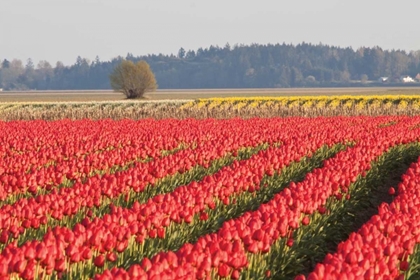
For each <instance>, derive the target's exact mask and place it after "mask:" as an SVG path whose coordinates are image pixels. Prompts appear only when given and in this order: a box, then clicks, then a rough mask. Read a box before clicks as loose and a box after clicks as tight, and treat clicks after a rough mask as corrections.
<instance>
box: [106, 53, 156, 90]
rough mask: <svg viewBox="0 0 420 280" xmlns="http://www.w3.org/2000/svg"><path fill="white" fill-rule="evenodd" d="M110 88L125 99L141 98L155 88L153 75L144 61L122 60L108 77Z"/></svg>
mask: <svg viewBox="0 0 420 280" xmlns="http://www.w3.org/2000/svg"><path fill="white" fill-rule="evenodd" d="M109 80H110V83H111V87H112V88H113V89H114V90H115V91H119V92H122V93H124V94H125V96H127V98H141V97H143V96H144V94H145V93H146V92H149V91H155V90H156V88H157V84H156V79H155V75H154V74H153V72H152V70H151V69H150V66H149V64H148V63H147V62H146V61H143V60H142V61H139V62H137V63H133V62H132V61H130V60H123V61H122V62H121V63H120V64H119V65H117V66H116V67H115V69H114V71H113V72H112V74H111V75H110V76H109Z"/></svg>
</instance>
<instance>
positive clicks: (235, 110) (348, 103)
mask: <svg viewBox="0 0 420 280" xmlns="http://www.w3.org/2000/svg"><path fill="white" fill-rule="evenodd" d="M418 114H420V94H419V95H335V96H334V95H324V96H321V95H319V96H293V97H283V96H267V97H226V98H222V97H214V98H199V99H176V100H175V99H174V100H171V99H162V100H148V99H145V100H134V101H132V100H120V101H101V102H93V101H89V102H67V103H64V102H58V103H57V102H15V103H12V102H5V103H0V120H7V121H8V120H33V119H43V120H58V119H64V118H66V119H85V118H90V119H104V118H109V119H126V118H130V119H143V118H155V119H163V118H178V119H185V118H199V119H202V118H218V119H223V118H233V117H241V118H251V117H289V116H305V117H316V116H358V115H368V116H381V115H410V116H413V115H418Z"/></svg>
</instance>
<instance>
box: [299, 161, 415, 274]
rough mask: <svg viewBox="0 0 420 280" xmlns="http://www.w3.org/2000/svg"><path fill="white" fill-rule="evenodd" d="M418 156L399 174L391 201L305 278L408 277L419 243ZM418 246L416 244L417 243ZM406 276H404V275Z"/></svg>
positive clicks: (384, 204)
mask: <svg viewBox="0 0 420 280" xmlns="http://www.w3.org/2000/svg"><path fill="white" fill-rule="evenodd" d="M419 183H420V158H419V160H418V161H417V162H416V163H413V164H412V165H411V166H410V168H409V169H408V170H407V172H406V173H405V174H404V175H403V176H402V182H401V183H400V184H399V185H398V190H397V192H395V189H394V188H391V189H390V190H389V191H390V193H391V194H395V195H396V197H395V199H394V201H393V202H392V203H390V204H387V203H383V204H381V206H380V207H379V209H378V214H377V215H375V216H373V217H372V218H371V219H370V220H369V221H368V222H367V223H365V224H364V225H363V226H362V227H361V228H360V229H359V230H358V231H357V232H353V233H352V234H351V235H350V237H349V238H348V240H346V241H345V242H342V243H340V244H339V246H338V247H337V251H336V252H335V253H334V254H328V255H327V256H326V257H325V259H324V261H323V263H320V264H318V265H317V266H316V268H315V270H314V271H313V272H312V273H311V274H309V276H308V278H307V279H326V278H331V279H332V278H337V277H339V278H340V279H359V278H360V279H408V277H409V276H410V272H411V267H410V266H411V265H418V263H411V261H412V259H413V257H414V256H413V253H414V252H415V249H416V245H417V244H419V243H420V208H419V206H420V189H419V188H418V185H419ZM417 246H418V245H417ZM405 277H407V278H405Z"/></svg>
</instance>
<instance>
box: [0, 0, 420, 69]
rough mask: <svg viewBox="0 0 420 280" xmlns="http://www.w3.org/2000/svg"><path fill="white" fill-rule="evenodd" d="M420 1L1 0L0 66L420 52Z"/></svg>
mask: <svg viewBox="0 0 420 280" xmlns="http://www.w3.org/2000/svg"><path fill="white" fill-rule="evenodd" d="M419 13H420V1H419V0H402V1H389V0H388V1H384V0H382V1H378V0H352V1H339V0H318V1H313V0H295V1H292V0H288V1H284V0H259V1H256V0H252V1H250V0H240V1H239V0H211V1H209V0H207V1H204V0H195V1H194V0H177V1H174V0H119V1H116V0H0V59H1V60H3V59H8V60H12V59H20V60H22V61H23V62H24V64H25V62H26V61H27V59H28V58H31V59H32V60H33V61H34V63H35V65H36V64H37V63H38V62H39V61H40V60H46V61H48V62H50V63H51V64H52V65H55V63H56V62H57V61H61V62H63V63H64V64H65V65H72V64H74V63H75V62H76V58H77V56H81V57H82V58H87V59H89V60H91V61H92V60H94V59H95V57H96V56H98V57H99V59H100V60H101V61H107V60H111V59H112V58H114V57H117V56H119V55H121V56H124V57H125V56H126V55H127V53H132V54H133V55H134V56H140V55H147V54H159V53H163V54H171V53H173V54H177V53H178V50H179V49H180V48H181V47H183V48H184V49H186V50H189V49H192V50H197V49H198V48H200V47H202V48H208V47H209V46H210V45H214V46H215V45H218V46H220V47H223V46H224V45H225V44H226V43H229V44H230V45H231V46H234V45H235V44H252V43H257V44H269V43H271V44H276V43H280V44H281V43H287V44H289V43H291V44H299V43H302V42H306V43H312V44H318V43H322V44H326V45H333V46H340V47H352V48H353V49H357V48H359V47H374V46H379V47H381V48H383V49H388V50H391V49H401V50H406V51H412V50H420V36H419V26H418V18H419V16H418V15H419Z"/></svg>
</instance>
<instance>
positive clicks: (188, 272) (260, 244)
mask: <svg viewBox="0 0 420 280" xmlns="http://www.w3.org/2000/svg"><path fill="white" fill-rule="evenodd" d="M416 122H417V123H418V120H416ZM408 125H409V126H412V125H413V123H407V124H400V125H395V126H394V127H391V128H383V129H382V130H377V131H375V132H373V131H372V132H371V133H372V134H368V135H366V137H365V138H363V139H360V141H359V142H358V143H357V144H356V145H355V146H354V147H353V148H349V149H347V151H344V152H340V153H338V154H337V156H335V157H334V158H332V159H329V160H327V161H326V162H325V163H324V167H323V168H321V169H316V170H315V171H314V172H312V173H309V174H308V175H307V177H306V179H305V181H303V182H301V183H297V184H294V183H292V184H290V187H289V188H287V189H284V190H283V191H282V192H281V193H279V194H278V195H276V196H275V197H274V198H273V199H272V200H271V201H270V202H269V203H267V204H263V205H261V206H260V208H259V209H258V210H257V211H254V212H247V213H245V214H244V215H243V216H241V217H239V218H238V219H235V220H230V221H228V222H225V223H224V225H223V226H222V228H221V229H220V230H219V231H218V232H217V233H215V234H208V235H205V236H202V237H201V238H199V239H198V241H197V243H196V244H195V245H192V244H185V245H184V246H183V247H181V249H180V250H178V251H177V252H170V251H169V252H164V253H159V254H157V255H156V256H155V257H153V258H152V260H149V259H147V258H145V259H143V261H142V263H141V265H134V266H132V267H131V268H130V269H129V270H128V271H124V270H123V269H113V270H111V271H109V270H108V271H106V272H105V273H104V274H103V275H98V276H97V277H96V278H97V279H101V278H104V279H106V278H107V277H109V276H112V277H115V276H117V275H118V276H123V275H125V276H126V277H127V276H128V277H130V279H134V278H133V277H140V276H146V277H148V278H153V277H155V278H154V279H163V278H165V277H166V278H169V279H175V278H177V277H178V278H184V279H186V278H189V279H198V278H205V277H206V276H210V275H211V273H212V271H213V270H216V271H217V274H218V275H219V276H220V277H228V276H230V277H232V278H237V277H239V275H240V272H241V270H242V269H244V268H246V267H248V265H249V263H250V262H252V263H254V264H255V265H259V264H260V262H258V258H259V256H261V255H260V254H263V253H267V252H269V251H270V247H271V246H272V245H273V244H274V243H275V242H276V240H278V239H279V238H287V236H289V235H290V234H291V232H293V231H294V230H295V229H297V228H299V227H300V225H301V224H303V225H306V224H309V223H310V222H311V221H310V219H309V217H308V216H307V215H310V214H312V213H314V212H315V211H317V210H318V211H322V209H323V207H324V205H325V203H326V201H327V199H328V198H329V197H332V196H335V197H337V198H340V197H341V196H342V195H343V193H345V192H346V190H347V188H348V187H349V185H350V184H351V183H352V182H354V181H355V180H356V179H357V177H358V176H360V175H363V174H364V172H366V171H367V170H369V168H370V162H371V161H372V160H374V159H375V158H377V157H378V156H380V155H381V154H382V153H384V152H385V151H386V150H387V149H388V148H389V147H392V146H393V145H395V144H399V143H408V142H412V141H417V140H418V138H419V137H418V130H412V131H407V127H408ZM404 133H405V134H404ZM291 242H293V241H292V240H291ZM251 256H252V257H251ZM262 268H263V269H264V267H263V266H262ZM159 277H160V278H159ZM140 278H141V277H140Z"/></svg>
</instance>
